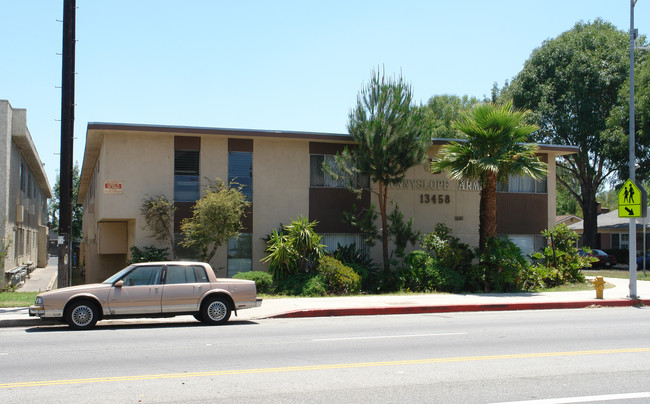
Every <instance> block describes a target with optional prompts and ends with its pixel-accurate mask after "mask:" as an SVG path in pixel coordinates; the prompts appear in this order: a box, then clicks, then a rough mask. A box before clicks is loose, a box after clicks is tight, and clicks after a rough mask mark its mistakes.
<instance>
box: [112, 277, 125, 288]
mask: <svg viewBox="0 0 650 404" xmlns="http://www.w3.org/2000/svg"><path fill="white" fill-rule="evenodd" d="M113 286H115V287H116V288H121V287H122V286H124V281H123V280H121V279H120V280H119V281H117V282H115V283H114V284H113Z"/></svg>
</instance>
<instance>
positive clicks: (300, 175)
mask: <svg viewBox="0 0 650 404" xmlns="http://www.w3.org/2000/svg"><path fill="white" fill-rule="evenodd" d="M253 210H254V213H253V214H254V216H253V235H252V244H253V246H252V247H253V260H252V262H253V270H266V268H267V266H266V264H264V263H262V262H260V260H261V259H262V258H263V257H264V250H265V243H264V240H263V238H265V237H266V236H267V235H268V234H269V233H270V232H271V231H272V230H273V229H277V228H278V227H279V226H280V223H282V224H288V223H289V222H290V221H291V219H295V218H296V217H298V216H306V217H309V142H308V141H304V140H288V139H255V140H254V143H253Z"/></svg>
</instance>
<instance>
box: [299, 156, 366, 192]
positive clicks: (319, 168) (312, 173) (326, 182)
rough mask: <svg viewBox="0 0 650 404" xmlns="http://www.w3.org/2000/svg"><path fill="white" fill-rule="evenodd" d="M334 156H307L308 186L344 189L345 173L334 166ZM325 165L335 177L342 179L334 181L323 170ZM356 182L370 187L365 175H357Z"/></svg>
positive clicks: (345, 182)
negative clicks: (339, 176)
mask: <svg viewBox="0 0 650 404" xmlns="http://www.w3.org/2000/svg"><path fill="white" fill-rule="evenodd" d="M335 158H336V156H334V155H330V154H312V155H310V156H309V185H310V186H312V187H323V188H345V187H347V184H348V181H347V178H345V173H344V172H343V170H341V169H340V168H339V167H338V166H337V165H336V160H335ZM324 164H327V165H328V167H329V168H330V169H331V170H332V171H333V172H334V173H336V174H337V175H342V176H343V178H340V179H338V180H335V179H334V178H333V177H332V176H331V175H329V174H328V173H327V172H325V170H323V165H324ZM357 182H358V183H360V184H361V185H362V186H364V187H368V186H370V180H369V178H368V176H367V175H359V176H358V178H357Z"/></svg>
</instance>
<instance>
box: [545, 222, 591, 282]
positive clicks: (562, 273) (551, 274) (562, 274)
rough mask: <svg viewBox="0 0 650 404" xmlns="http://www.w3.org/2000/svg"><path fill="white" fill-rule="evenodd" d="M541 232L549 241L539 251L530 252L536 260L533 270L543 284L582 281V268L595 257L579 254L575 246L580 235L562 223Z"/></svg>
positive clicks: (583, 278) (587, 265) (588, 264)
mask: <svg viewBox="0 0 650 404" xmlns="http://www.w3.org/2000/svg"><path fill="white" fill-rule="evenodd" d="M542 234H543V235H544V236H545V237H546V239H547V240H548V241H550V243H549V244H548V245H547V246H546V247H544V249H543V250H542V251H541V252H536V253H535V254H532V258H534V259H536V260H538V262H537V264H536V265H535V271H536V272H537V273H538V274H540V276H541V278H542V281H543V283H544V286H546V287H555V286H558V285H562V284H564V283H576V282H584V280H585V277H584V274H583V273H582V268H585V267H589V266H590V263H591V261H594V260H595V259H594V258H590V257H588V256H581V255H580V254H579V252H578V250H577V249H576V248H575V245H576V242H577V240H578V238H579V237H580V236H579V235H578V234H576V233H575V232H573V231H571V230H569V228H568V227H567V226H566V225H564V224H560V225H557V226H555V227H554V228H552V229H551V230H545V231H543V232H542Z"/></svg>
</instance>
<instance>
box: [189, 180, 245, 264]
mask: <svg viewBox="0 0 650 404" xmlns="http://www.w3.org/2000/svg"><path fill="white" fill-rule="evenodd" d="M241 188H242V186H241V185H239V186H238V185H236V184H233V183H231V184H225V183H224V182H223V181H221V180H219V179H217V181H215V182H214V183H212V184H210V185H209V186H208V187H207V189H206V191H205V194H204V195H203V196H202V197H201V199H199V200H198V201H196V204H195V205H194V207H193V208H192V217H190V218H185V219H183V221H182V222H181V232H182V233H183V241H182V242H180V244H181V245H182V246H183V247H188V248H197V249H198V250H199V254H200V259H201V260H202V261H204V262H210V260H211V259H212V257H214V254H215V253H216V252H217V248H218V247H219V246H220V245H222V244H224V243H226V242H228V239H230V238H234V237H237V236H239V232H240V230H241V228H242V224H241V218H242V217H243V215H244V211H245V209H246V207H247V206H249V205H250V202H247V201H246V197H245V196H244V194H243V193H242V192H241Z"/></svg>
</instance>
